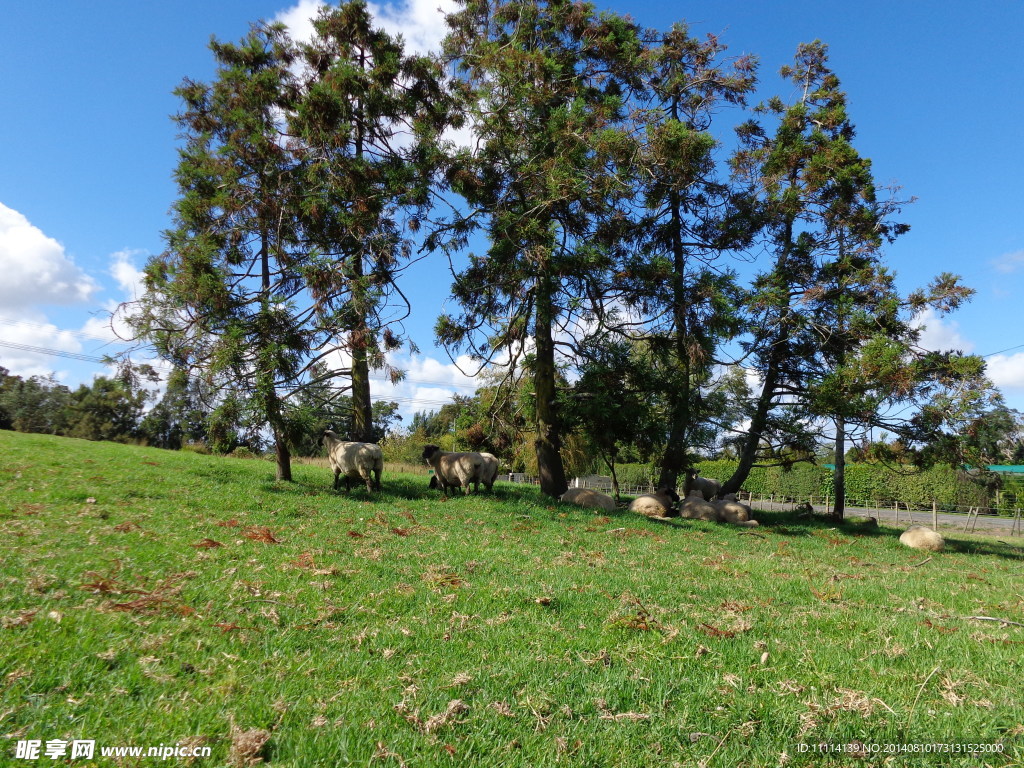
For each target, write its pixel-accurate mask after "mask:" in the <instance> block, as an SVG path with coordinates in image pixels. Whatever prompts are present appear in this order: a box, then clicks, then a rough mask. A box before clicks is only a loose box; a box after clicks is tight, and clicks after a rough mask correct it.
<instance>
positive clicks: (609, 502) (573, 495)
mask: <svg viewBox="0 0 1024 768" xmlns="http://www.w3.org/2000/svg"><path fill="white" fill-rule="evenodd" d="M561 500H562V501H564V502H566V503H568V504H578V505H579V506H581V507H589V508H590V509H603V510H604V511H606V512H614V511H615V508H616V504H615V499H613V498H612V497H611V496H608V495H607V494H604V493H601V492H600V491H595V490H592V489H591V488H570V489H569V490H568V491H566V492H565V493H563V494H562V496H561Z"/></svg>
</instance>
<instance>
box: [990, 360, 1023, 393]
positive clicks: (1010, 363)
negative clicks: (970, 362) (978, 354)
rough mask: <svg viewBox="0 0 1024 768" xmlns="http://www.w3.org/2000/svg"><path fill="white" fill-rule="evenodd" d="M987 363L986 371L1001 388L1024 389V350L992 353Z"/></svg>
mask: <svg viewBox="0 0 1024 768" xmlns="http://www.w3.org/2000/svg"><path fill="white" fill-rule="evenodd" d="M985 364H986V365H985V372H986V373H987V374H988V377H989V378H990V379H992V383H993V384H995V385H996V386H997V387H999V389H1001V390H1007V389H1024V352H1018V353H1017V354H1015V355H992V357H990V358H988V359H987V360H986V361H985Z"/></svg>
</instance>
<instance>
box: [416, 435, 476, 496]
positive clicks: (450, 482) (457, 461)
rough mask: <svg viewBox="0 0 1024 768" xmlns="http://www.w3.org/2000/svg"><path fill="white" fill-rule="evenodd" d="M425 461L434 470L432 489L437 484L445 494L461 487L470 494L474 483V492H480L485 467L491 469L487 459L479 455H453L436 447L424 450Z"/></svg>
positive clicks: (428, 447) (429, 446)
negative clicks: (470, 487) (470, 488)
mask: <svg viewBox="0 0 1024 768" xmlns="http://www.w3.org/2000/svg"><path fill="white" fill-rule="evenodd" d="M423 460H424V461H425V462H427V464H429V465H430V466H431V467H432V468H433V469H434V481H432V483H431V487H434V486H435V484H436V485H437V486H439V487H440V488H441V490H442V491H443V492H444V493H448V491H449V489H451V488H458V487H460V486H461V487H462V492H463V493H465V494H468V493H469V484H470V483H473V490H474V491H479V490H480V483H481V481H483V480H484V473H485V466H486V467H487V469H488V470H489V469H490V465H489V463H488V461H487V459H485V458H484V457H483V456H482V455H480V454H479V453H452V452H450V451H442V450H441V449H440V448H439V447H438V446H436V445H428V446H425V447H424V448H423ZM492 482H493V480H492Z"/></svg>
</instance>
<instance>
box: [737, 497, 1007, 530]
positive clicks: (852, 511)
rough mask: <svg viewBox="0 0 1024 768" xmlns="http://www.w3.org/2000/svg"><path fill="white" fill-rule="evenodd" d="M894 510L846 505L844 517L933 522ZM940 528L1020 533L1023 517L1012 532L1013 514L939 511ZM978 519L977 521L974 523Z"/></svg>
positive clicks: (924, 514) (769, 506) (782, 507)
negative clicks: (969, 517)
mask: <svg viewBox="0 0 1024 768" xmlns="http://www.w3.org/2000/svg"><path fill="white" fill-rule="evenodd" d="M751 505H752V506H753V507H755V508H759V509H766V510H769V511H773V512H774V511H788V510H791V509H793V507H794V506H795V505H794V504H780V503H772V502H770V501H761V502H758V501H756V500H755V501H754V502H753V503H752V504H751ZM814 508H815V510H817V511H819V512H824V511H825V507H824V506H823V505H821V504H816V505H815V507H814ZM896 514H897V513H896V510H894V509H892V508H885V507H881V508H878V507H847V508H846V516H847V517H858V516H859V517H874V518H877V519H878V522H880V523H886V524H887V525H898V526H899V527H901V528H909V527H910V526H911V525H914V524H918V525H927V526H928V527H931V524H932V513H931V512H928V511H925V510H915V511H913V512H908V511H907V510H905V509H901V510H900V511H899V520H897V518H896ZM937 519H938V523H939V528H944V529H947V530H957V531H963V530H964V526H965V525H967V526H968V533H970V532H972V531H973V532H975V533H983V532H986V533H987V532H992V533H1002V534H1006V535H1008V536H1009V535H1014V536H1017V535H1020V529H1021V528H1022V527H1024V520H1022V521H1021V522H1020V523H1018V524H1017V533H1014V534H1011V531H1012V530H1013V527H1014V520H1013V518H1012V517H997V516H995V515H978V516H977V518H974V517H973V516H971V519H970V522H969V523H968V515H967V514H966V513H964V512H939V514H938V518H937ZM975 520H977V522H975Z"/></svg>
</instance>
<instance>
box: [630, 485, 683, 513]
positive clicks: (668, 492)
mask: <svg viewBox="0 0 1024 768" xmlns="http://www.w3.org/2000/svg"><path fill="white" fill-rule="evenodd" d="M677 501H679V494H678V493H676V492H675V491H674V490H673V489H671V488H659V489H658V490H657V491H655V492H654V493H647V494H644V495H643V496H637V497H636V498H635V499H633V500H632V501H631V502H629V511H630V512H636V513H637V514H639V515H643V516H644V517H675V516H676V515H677V514H678V513H676V512H675V510H674V509H673V505H674V504H675V503H676V502H677Z"/></svg>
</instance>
